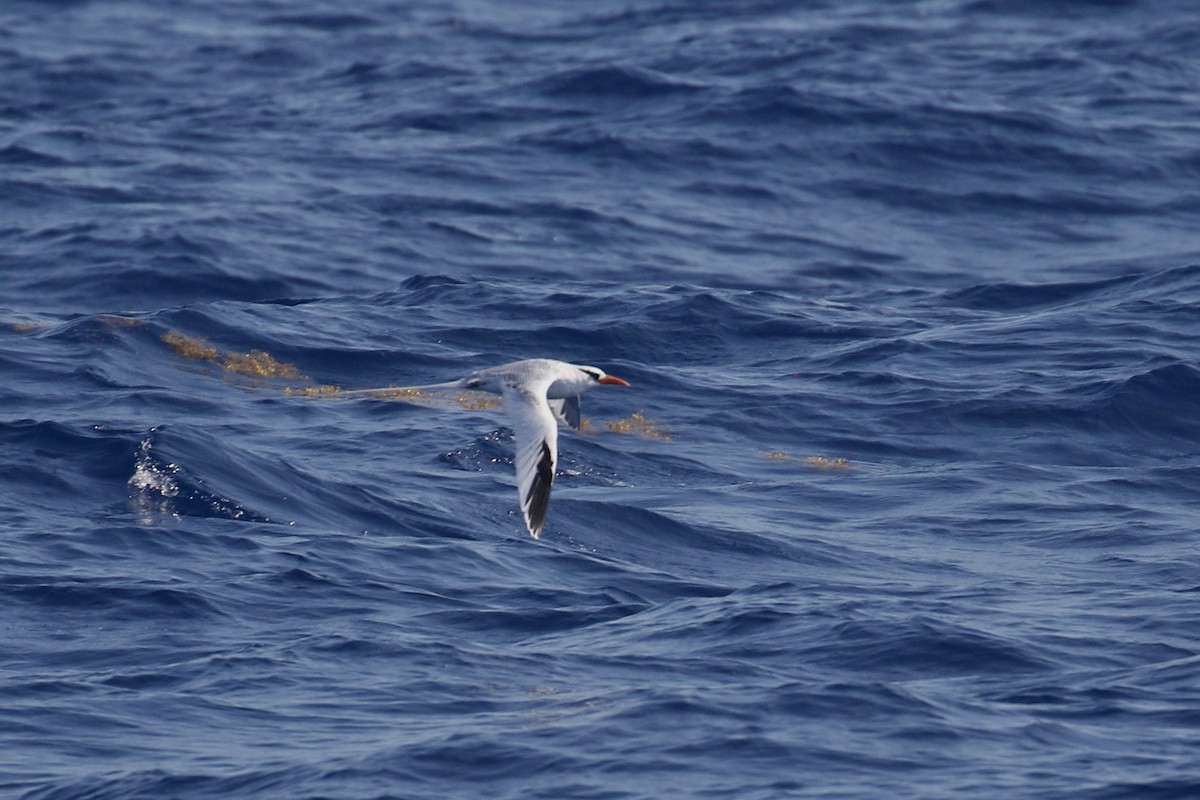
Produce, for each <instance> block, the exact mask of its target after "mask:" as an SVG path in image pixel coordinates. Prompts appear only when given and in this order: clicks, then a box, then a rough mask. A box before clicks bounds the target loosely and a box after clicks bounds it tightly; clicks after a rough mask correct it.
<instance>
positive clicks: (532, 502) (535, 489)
mask: <svg viewBox="0 0 1200 800" xmlns="http://www.w3.org/2000/svg"><path fill="white" fill-rule="evenodd" d="M553 483H554V458H553V456H552V455H551V454H550V446H549V445H547V444H546V443H545V442H544V441H543V442H542V455H541V458H539V459H538V463H537V471H536V472H535V473H534V475H533V483H532V484H530V486H529V493H528V494H527V495H525V498H524V500H525V502H524V504H523V505H524V506H525V524H526V526H528V528H529V535H530V536H532V537H533V538H535V539H537V538H538V537H539V536H541V534H542V528H543V527H545V525H546V508H547V507H548V506H549V505H550V485H551V484H553Z"/></svg>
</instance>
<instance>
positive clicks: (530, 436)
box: [502, 386, 558, 539]
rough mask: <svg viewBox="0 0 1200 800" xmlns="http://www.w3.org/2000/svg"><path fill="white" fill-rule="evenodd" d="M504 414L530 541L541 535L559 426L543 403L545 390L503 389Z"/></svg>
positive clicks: (554, 461)
mask: <svg viewBox="0 0 1200 800" xmlns="http://www.w3.org/2000/svg"><path fill="white" fill-rule="evenodd" d="M502 396H503V398H504V410H505V411H507V412H508V415H509V418H510V420H511V421H512V427H513V433H514V434H515V435H516V439H517V459H516V465H517V492H518V494H519V495H520V500H521V513H522V514H524V515H525V526H526V527H527V528H529V533H530V534H531V535H532V536H533V538H535V539H536V538H538V536H540V535H541V533H542V526H543V525H545V523H546V507H547V506H548V505H549V504H550V485H551V484H552V483H554V468H555V465H556V464H557V463H558V425H557V423H556V422H555V421H554V415H553V414H552V413H551V411H550V404H549V403H548V402H547V400H546V387H545V386H535V387H524V388H522V387H517V386H506V387H504V393H503V395H502Z"/></svg>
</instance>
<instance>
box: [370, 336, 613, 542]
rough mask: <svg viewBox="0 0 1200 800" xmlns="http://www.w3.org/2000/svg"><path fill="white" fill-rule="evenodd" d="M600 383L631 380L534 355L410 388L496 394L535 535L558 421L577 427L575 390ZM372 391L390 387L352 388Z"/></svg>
mask: <svg viewBox="0 0 1200 800" xmlns="http://www.w3.org/2000/svg"><path fill="white" fill-rule="evenodd" d="M601 384H610V385H614V386H628V385H629V383H628V382H627V381H624V380H622V379H621V378H617V377H614V376H612V375H608V374H606V373H605V372H604V370H602V369H599V368H597V367H589V366H581V365H579V364H569V363H567V362H565V361H554V360H552V359H549V358H533V359H529V360H527V361H514V362H512V363H511V364H502V365H500V366H498V367H490V368H488V369H481V370H478V371H476V372H472V373H471V374H470V375H468V376H467V377H465V378H463V379H462V380H458V381H451V382H449V383H439V384H434V385H433V386H421V387H410V388H415V389H470V390H474V391H481V392H491V393H492V394H498V395H500V398H501V402H502V403H503V405H504V410H505V412H506V413H507V414H508V416H509V419H510V420H511V421H512V427H513V433H514V435H515V436H516V440H517V457H516V468H517V493H518V495H519V496H520V501H521V513H522V514H523V515H524V517H525V525H526V527H527V528H528V529H529V533H530V534H531V535H532V536H533V538H535V539H536V538H538V536H540V535H541V533H542V527H543V526H544V525H545V522H546V508H547V505H548V504H549V502H550V486H551V485H552V484H553V483H554V471H555V467H556V466H557V464H558V423H559V422H561V423H563V424H564V425H569V426H570V427H572V428H575V429H576V430H578V429H579V419H580V417H579V395H581V394H583V393H584V392H586V391H588V390H589V389H594V388H596V387H597V386H599V385H601ZM373 391H388V390H372V389H365V390H360V391H359V392H355V393H364V392H368V393H369V392H373ZM392 391H394V390H392ZM347 394H349V393H347Z"/></svg>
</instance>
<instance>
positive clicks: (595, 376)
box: [578, 367, 629, 386]
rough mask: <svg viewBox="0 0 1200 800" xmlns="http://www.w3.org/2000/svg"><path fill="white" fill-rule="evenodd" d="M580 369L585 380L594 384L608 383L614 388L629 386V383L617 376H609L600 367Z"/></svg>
mask: <svg viewBox="0 0 1200 800" xmlns="http://www.w3.org/2000/svg"><path fill="white" fill-rule="evenodd" d="M578 369H579V371H580V372H582V373H583V375H584V380H587V381H591V382H592V383H607V384H611V385H613V386H628V385H629V381H627V380H624V379H623V378H618V377H617V376H616V375H609V374H608V373H606V372H605V371H604V370H602V369H600V368H599V367H578Z"/></svg>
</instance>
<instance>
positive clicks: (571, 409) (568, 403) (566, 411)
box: [550, 395, 579, 430]
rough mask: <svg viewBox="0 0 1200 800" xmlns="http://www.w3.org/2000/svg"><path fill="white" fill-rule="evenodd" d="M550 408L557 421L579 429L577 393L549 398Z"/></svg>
mask: <svg viewBox="0 0 1200 800" xmlns="http://www.w3.org/2000/svg"><path fill="white" fill-rule="evenodd" d="M550 410H551V411H552V412H554V416H555V418H557V419H558V421H559V422H561V423H563V424H564V425H570V426H571V427H572V428H574V429H575V430H579V395H574V396H572V397H564V398H562V399H560V400H551V401H550Z"/></svg>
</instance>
